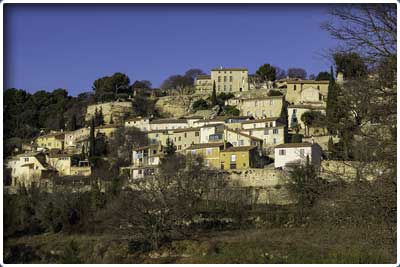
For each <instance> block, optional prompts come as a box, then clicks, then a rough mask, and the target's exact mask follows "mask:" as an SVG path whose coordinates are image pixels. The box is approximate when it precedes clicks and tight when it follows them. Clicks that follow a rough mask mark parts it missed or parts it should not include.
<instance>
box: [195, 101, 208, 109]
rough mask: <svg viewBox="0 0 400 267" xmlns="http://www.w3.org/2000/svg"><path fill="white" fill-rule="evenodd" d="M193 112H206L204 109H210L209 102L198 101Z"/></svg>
mask: <svg viewBox="0 0 400 267" xmlns="http://www.w3.org/2000/svg"><path fill="white" fill-rule="evenodd" d="M192 107H193V110H194V111H197V110H204V109H208V107H209V106H208V103H207V101H205V100H204V99H199V100H196V101H195V102H194V103H193V106H192Z"/></svg>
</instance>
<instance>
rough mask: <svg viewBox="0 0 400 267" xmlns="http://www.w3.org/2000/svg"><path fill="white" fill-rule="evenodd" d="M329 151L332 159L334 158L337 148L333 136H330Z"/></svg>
mask: <svg viewBox="0 0 400 267" xmlns="http://www.w3.org/2000/svg"><path fill="white" fill-rule="evenodd" d="M328 151H329V155H330V158H333V155H334V152H335V147H334V145H333V139H332V136H329V141H328Z"/></svg>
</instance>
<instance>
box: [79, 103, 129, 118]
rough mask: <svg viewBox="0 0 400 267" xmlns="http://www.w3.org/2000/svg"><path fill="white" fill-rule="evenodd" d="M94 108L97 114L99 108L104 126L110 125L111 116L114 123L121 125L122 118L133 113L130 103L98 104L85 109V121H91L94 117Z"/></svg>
mask: <svg viewBox="0 0 400 267" xmlns="http://www.w3.org/2000/svg"><path fill="white" fill-rule="evenodd" d="M96 108H97V111H98V112H100V108H101V110H102V113H103V117H104V122H105V124H110V118H111V114H112V117H113V121H114V123H123V119H124V117H125V116H129V115H131V114H132V113H133V106H132V102H131V101H124V102H118V101H114V102H107V103H99V104H94V105H89V106H88V107H87V110H86V116H85V120H86V121H90V120H91V119H92V117H93V116H94V115H95V111H96Z"/></svg>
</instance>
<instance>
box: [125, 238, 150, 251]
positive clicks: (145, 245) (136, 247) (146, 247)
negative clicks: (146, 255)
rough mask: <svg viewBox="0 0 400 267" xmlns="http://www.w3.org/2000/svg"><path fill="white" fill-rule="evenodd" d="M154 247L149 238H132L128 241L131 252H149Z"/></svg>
mask: <svg viewBox="0 0 400 267" xmlns="http://www.w3.org/2000/svg"><path fill="white" fill-rule="evenodd" d="M152 249H153V247H152V245H151V244H150V242H149V241H147V240H130V241H129V242H128V251H129V253H136V252H149V251H151V250H152Z"/></svg>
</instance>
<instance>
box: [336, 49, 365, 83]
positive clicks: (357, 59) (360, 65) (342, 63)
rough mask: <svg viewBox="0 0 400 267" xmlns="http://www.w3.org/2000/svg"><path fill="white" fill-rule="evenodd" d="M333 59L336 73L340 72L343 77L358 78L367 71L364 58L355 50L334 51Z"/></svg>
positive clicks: (363, 75)
mask: <svg viewBox="0 0 400 267" xmlns="http://www.w3.org/2000/svg"><path fill="white" fill-rule="evenodd" d="M333 59H334V61H335V65H336V73H338V72H342V73H343V78H345V79H349V80H351V79H359V78H362V77H365V76H366V75H367V73H368V69H367V65H366V64H365V61H364V59H363V58H362V57H361V56H360V55H359V54H357V53H355V52H350V53H335V54H334V55H333Z"/></svg>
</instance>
